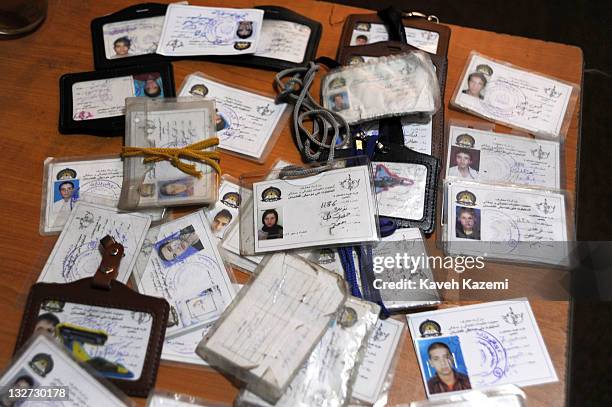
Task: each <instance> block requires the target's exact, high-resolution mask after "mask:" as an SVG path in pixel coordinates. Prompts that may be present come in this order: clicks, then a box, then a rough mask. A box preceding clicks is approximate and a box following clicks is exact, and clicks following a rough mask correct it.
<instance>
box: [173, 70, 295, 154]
mask: <svg viewBox="0 0 612 407" xmlns="http://www.w3.org/2000/svg"><path fill="white" fill-rule="evenodd" d="M179 96H194V97H206V98H209V99H214V101H215V108H216V110H215V130H216V131H217V137H219V148H220V149H222V150H224V151H226V152H228V153H230V154H234V155H237V156H239V157H242V158H245V159H247V160H253V161H256V162H258V163H263V162H264V161H265V159H266V158H267V156H268V154H269V153H270V151H271V150H272V147H274V142H275V141H276V139H277V138H278V136H280V133H281V131H282V129H283V128H284V126H285V124H286V119H287V115H288V113H289V110H290V109H288V106H287V104H286V103H280V104H276V103H275V102H274V98H272V97H270V96H267V95H265V94H261V93H259V92H255V91H253V90H251V89H246V88H243V87H237V86H236V85H233V84H229V83H224V82H222V81H219V80H217V79H214V78H211V77H209V76H206V75H204V74H203V73H200V72H196V73H193V74H191V75H188V76H187V77H186V78H185V80H184V81H183V86H181V90H180V91H179Z"/></svg>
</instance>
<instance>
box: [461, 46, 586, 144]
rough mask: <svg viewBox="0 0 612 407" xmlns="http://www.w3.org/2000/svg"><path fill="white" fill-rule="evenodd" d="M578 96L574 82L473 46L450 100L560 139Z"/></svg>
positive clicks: (498, 120)
mask: <svg viewBox="0 0 612 407" xmlns="http://www.w3.org/2000/svg"><path fill="white" fill-rule="evenodd" d="M579 96H580V86H579V85H577V84H575V83H571V82H567V81H564V80H561V79H557V78H553V77H550V76H548V75H543V74H541V73H538V72H535V71H532V70H530V69H525V68H521V67H517V66H515V65H512V64H509V63H507V62H504V61H499V60H496V59H493V58H490V57H487V56H485V55H482V54H480V53H478V52H476V51H472V52H471V53H470V55H469V56H468V59H467V62H466V64H465V68H464V69H463V73H462V75H461V79H460V80H459V82H457V88H456V89H455V91H454V93H453V96H452V98H451V101H450V104H451V106H452V107H454V108H456V109H458V110H463V111H465V112H468V113H471V114H473V115H476V116H479V117H482V118H484V119H486V120H490V121H492V122H495V123H499V124H502V125H504V126H508V127H511V128H514V129H518V130H522V131H525V132H528V133H529V134H533V135H534V136H536V137H538V138H545V139H550V140H554V141H557V142H563V141H564V140H565V135H566V134H567V131H568V128H569V124H570V122H571V119H572V114H573V112H574V109H575V107H576V103H577V101H578V98H579Z"/></svg>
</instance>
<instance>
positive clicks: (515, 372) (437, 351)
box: [407, 298, 558, 406]
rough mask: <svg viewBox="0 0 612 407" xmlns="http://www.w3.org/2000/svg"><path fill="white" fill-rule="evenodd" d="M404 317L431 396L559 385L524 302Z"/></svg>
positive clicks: (476, 305)
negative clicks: (501, 388) (537, 385)
mask: <svg viewBox="0 0 612 407" xmlns="http://www.w3.org/2000/svg"><path fill="white" fill-rule="evenodd" d="M407 319H408V328H409V329H410V335H411V336H412V340H413V343H414V349H415V351H416V355H417V360H418V361H419V366H420V367H421V374H422V377H423V382H424V385H425V390H426V393H427V397H429V398H437V397H440V396H445V395H446V396H448V395H450V394H460V392H465V391H468V390H472V389H474V390H480V389H486V388H491V387H495V386H500V385H508V384H514V385H517V386H521V387H523V386H532V385H536V384H542V383H552V382H556V381H558V377H557V373H556V371H555V367H554V365H553V364H552V361H551V360H550V356H549V354H548V350H547V349H546V344H545V343H544V340H543V339H542V334H541V333H540V329H539V328H538V323H537V321H536V319H535V317H534V315H533V312H532V310H531V306H530V305H529V301H528V300H527V299H526V298H517V299H513V300H508V301H495V302H486V303H482V304H475V305H468V306H463V307H454V308H447V309H442V310H437V311H429V312H420V313H417V314H412V315H408V316H407ZM484 405H487V406H489V405H494V404H493V403H490V402H488V401H486V402H485V403H484ZM510 405H512V404H510Z"/></svg>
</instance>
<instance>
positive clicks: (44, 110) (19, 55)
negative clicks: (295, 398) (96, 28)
mask: <svg viewBox="0 0 612 407" xmlns="http://www.w3.org/2000/svg"><path fill="white" fill-rule="evenodd" d="M190 3H191V4H193V5H206V6H225V7H250V6H254V5H257V4H271V3H274V4H276V5H280V6H284V7H287V8H290V9H292V10H294V11H296V12H298V13H300V14H303V15H306V16H308V17H310V18H313V19H315V20H318V21H320V22H321V23H322V24H323V36H322V39H321V43H320V46H319V51H318V55H319V56H322V55H326V56H331V57H335V55H336V48H337V45H338V39H339V36H340V32H341V29H342V25H343V22H344V19H345V18H346V16H347V15H349V14H354V13H367V12H369V11H367V10H363V9H356V8H351V7H345V6H339V5H333V4H331V3H325V2H316V3H315V2H312V1H310V0H308V1H299V2H296V1H289V0H276V1H269V0H268V1H247V0H233V1H230V2H221V1H217V2H208V1H202V0H195V1H191V2H190ZM131 4H134V2H130V1H126V0H106V1H81V0H50V1H49V15H48V17H47V20H46V21H45V23H44V24H43V26H42V27H41V28H40V29H39V30H38V31H36V32H35V33H33V34H31V35H30V36H27V37H24V38H21V39H16V40H8V41H0V78H2V84H3V87H4V89H5V91H4V94H3V97H2V98H1V99H0V154H1V155H2V158H1V160H0V173H1V174H4V175H3V177H4V181H3V183H2V194H0V208H1V209H2V212H1V213H2V217H3V221H2V222H1V223H0V258H1V261H2V266H1V267H2V276H4V278H3V279H2V280H1V281H0V288H1V292H2V293H4V294H3V295H2V296H1V297H0V315H3V318H4V323H3V324H2V325H0V367H2V366H4V365H5V364H7V363H8V361H9V360H10V358H11V355H12V352H13V346H14V344H15V339H16V335H17V331H18V329H19V324H20V321H21V316H22V312H23V304H24V301H25V296H26V295H27V292H28V290H29V287H30V285H31V284H32V283H34V281H35V280H36V277H37V276H38V274H39V272H40V270H41V268H42V266H43V265H44V263H45V260H46V258H47V256H48V254H49V253H50V251H51V248H52V247H53V244H54V242H55V240H56V237H55V236H52V237H43V236H40V235H39V233H38V224H39V215H40V204H41V190H42V184H41V182H42V173H43V161H44V159H45V158H46V157H51V156H53V157H68V156H76V155H85V156H87V155H98V154H109V153H118V152H119V151H120V148H121V145H122V139H121V138H102V137H94V136H87V135H71V136H66V135H60V134H59V133H58V131H57V123H58V114H59V89H58V78H59V77H60V76H61V75H62V74H64V73H68V72H81V71H90V70H93V55H92V49H91V34H90V30H89V24H90V21H91V20H92V19H93V18H95V17H99V16H102V15H104V14H108V13H112V12H115V11H118V10H119V9H121V8H124V7H127V6H129V5H131ZM424 11H426V10H424ZM440 17H441V18H442V20H444V16H440ZM451 30H452V34H451V40H450V41H451V42H450V48H449V49H450V51H449V55H448V80H447V85H446V98H445V102H446V106H448V100H449V98H450V96H451V95H452V92H453V90H454V89H455V86H456V84H457V81H458V80H459V75H460V73H461V70H462V69H463V66H464V64H465V62H466V59H467V56H468V53H469V52H470V51H471V50H477V51H479V52H481V53H483V54H485V55H488V56H491V57H493V58H497V59H500V60H504V61H508V62H511V63H513V64H515V65H518V66H521V67H526V68H529V69H532V70H535V71H538V72H542V73H546V74H549V75H552V76H554V77H557V78H560V79H563V80H566V81H570V82H574V83H580V82H581V76H582V52H581V50H580V49H579V48H576V47H571V46H567V45H562V44H555V43H550V42H543V41H537V40H531V39H526V38H519V37H512V36H508V35H500V34H495V33H490V32H485V31H479V30H474V29H467V28H462V27H457V26H451ZM195 71H201V72H204V73H206V74H207V75H211V76H213V77H216V78H219V79H222V80H224V81H227V82H229V83H236V84H241V85H246V86H249V87H251V88H254V89H257V90H260V91H264V92H267V93H268V94H270V95H274V91H273V89H272V79H273V76H274V73H273V72H268V71H261V70H257V69H250V68H240V67H235V66H229V65H221V64H215V63H212V62H199V61H180V62H175V63H174V72H175V80H176V84H177V88H178V87H179V86H180V84H181V83H182V81H183V78H184V77H185V76H186V75H188V74H190V73H192V72H195ZM579 110H580V106H577V108H576V110H575V112H574V115H573V117H572V122H571V125H570V128H569V132H568V134H567V139H566V142H565V144H564V149H565V164H566V167H565V182H566V185H565V188H566V189H567V190H569V191H570V192H574V191H575V184H576V157H577V145H578V137H579V126H580V123H579V119H578V117H579V114H578V112H579ZM446 118H447V119H466V120H467V119H469V120H479V119H476V118H475V117H472V116H469V115H467V114H463V113H459V112H455V111H449V110H448V109H447V112H446ZM497 131H501V132H507V133H509V132H510V129H507V128H503V127H500V126H498V127H497ZM277 158H284V159H287V160H290V161H295V162H297V161H298V160H299V155H298V153H297V150H296V148H295V147H294V144H293V142H292V139H291V133H290V129H289V127H287V128H286V129H285V130H284V131H283V133H282V135H281V137H280V138H279V140H278V141H277V143H276V145H275V147H274V149H273V150H272V153H271V154H270V156H269V158H268V160H267V162H266V163H265V164H264V165H263V166H261V165H258V164H255V163H251V162H247V161H244V160H240V159H238V158H235V157H231V156H227V155H223V159H222V167H223V169H224V170H225V171H226V172H227V173H229V174H231V175H233V176H238V175H240V174H241V173H243V172H247V171H252V170H258V169H262V168H266V167H270V166H271V165H272V164H273V162H274V160H276V159H277ZM572 199H573V198H572ZM433 239H435V235H434V236H432V237H431V238H430V240H433ZM494 268H496V270H497V271H501V272H504V273H513V272H515V271H514V270H515V268H514V267H508V266H499V267H494ZM516 270H518V269H516ZM519 272H520V271H516V273H519ZM240 279H241V280H243V281H244V279H245V276H240ZM526 285H527V284H525V285H522V286H521V285H519V287H516V284H515V287H513V289H514V292H513V294H515V296H524V295H525V294H524V292H523V291H522V290H523V289H524V288H525V286H526ZM446 305H448V304H445V306H446ZM531 305H532V308H533V311H534V313H535V316H536V318H537V321H538V324H539V326H540V329H541V331H542V335H543V337H544V340H545V342H546V345H547V347H548V350H549V352H550V355H551V357H552V360H553V363H554V365H555V368H556V371H557V374H558V376H559V382H558V383H554V384H547V385H540V386H532V387H528V388H525V389H524V390H525V392H526V394H527V396H528V401H529V404H530V405H532V406H538V405H542V406H551V405H563V404H564V400H565V392H566V365H567V358H566V354H567V351H566V347H567V332H568V304H567V302H566V301H546V300H532V301H531ZM405 339H406V341H405V342H404V345H403V347H402V349H401V359H400V362H399V364H398V366H397V371H396V375H395V381H394V384H393V387H392V390H391V396H390V402H391V404H396V403H408V402H410V401H412V400H420V399H424V398H425V392H424V385H423V381H422V379H421V373H420V371H419V368H418V364H417V361H416V355H415V352H414V348H413V346H412V343H411V341H410V338H405ZM156 387H157V388H158V389H165V390H172V391H176V392H184V393H190V394H193V395H197V396H200V397H205V398H207V399H210V400H218V401H225V402H231V401H232V400H233V398H234V397H235V395H236V394H237V389H236V388H235V387H233V386H232V385H231V384H230V382H229V381H228V380H227V379H225V378H224V377H222V376H221V375H219V374H218V373H216V372H214V371H212V370H204V369H202V368H196V367H192V366H188V365H180V364H170V363H166V362H162V365H161V367H160V370H159V375H158V379H157V386H156ZM137 402H138V404H140V405H144V400H143V399H138V400H137Z"/></svg>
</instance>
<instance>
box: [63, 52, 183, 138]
mask: <svg viewBox="0 0 612 407" xmlns="http://www.w3.org/2000/svg"><path fill="white" fill-rule="evenodd" d="M148 73H153V74H159V78H161V89H162V90H163V97H174V96H175V95H176V93H175V90H174V73H173V69H172V65H171V64H170V63H167V62H165V63H158V64H150V65H138V66H131V67H127V68H120V69H109V70H105V71H92V72H79V73H69V74H65V75H62V76H61V77H60V80H59V86H60V114H59V132H60V133H62V134H92V135H96V136H121V137H123V135H124V131H125V109H124V110H123V112H122V113H121V114H117V115H115V116H112V117H102V118H98V119H96V118H92V119H81V120H75V117H74V112H73V86H74V85H75V84H77V83H80V82H88V81H97V80H104V79H113V78H120V77H125V76H138V75H139V74H148Z"/></svg>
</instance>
